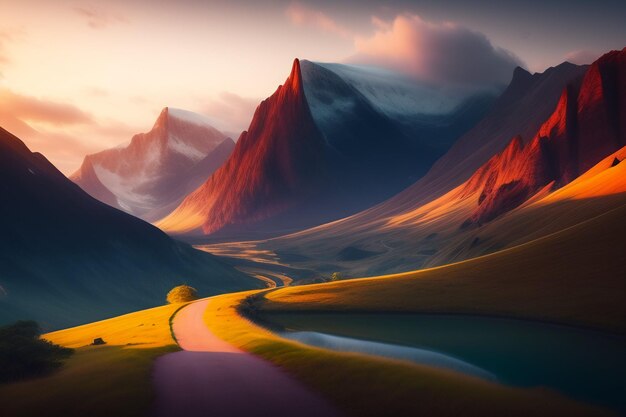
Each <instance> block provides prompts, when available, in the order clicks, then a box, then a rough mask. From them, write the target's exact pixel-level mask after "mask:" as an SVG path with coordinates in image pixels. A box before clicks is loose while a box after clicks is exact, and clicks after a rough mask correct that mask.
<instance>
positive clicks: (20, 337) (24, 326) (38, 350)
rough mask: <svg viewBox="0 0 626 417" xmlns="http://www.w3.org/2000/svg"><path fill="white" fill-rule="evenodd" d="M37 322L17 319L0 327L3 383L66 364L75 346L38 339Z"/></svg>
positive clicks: (0, 369) (0, 358)
mask: <svg viewBox="0 0 626 417" xmlns="http://www.w3.org/2000/svg"><path fill="white" fill-rule="evenodd" d="M40 334H41V329H40V327H39V325H38V324H37V323H36V322H34V321H18V322H16V323H14V324H11V325H8V326H2V327H0V382H8V381H14V380H18V379H22V378H27V377H32V376H39V375H45V374H47V373H49V372H51V371H53V370H55V369H57V368H59V367H60V366H61V365H62V364H63V363H62V360H63V359H66V358H68V357H69V356H70V355H71V354H72V352H73V349H69V348H64V347H61V346H59V345H55V344H53V343H51V342H49V341H47V340H43V339H40V338H39V335H40Z"/></svg>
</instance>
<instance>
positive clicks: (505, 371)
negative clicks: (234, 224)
mask: <svg viewBox="0 0 626 417" xmlns="http://www.w3.org/2000/svg"><path fill="white" fill-rule="evenodd" d="M264 319H266V320H268V321H269V322H272V323H274V324H277V325H280V326H283V327H285V328H286V329H287V331H288V332H296V331H297V332H315V333H317V334H319V333H322V334H328V335H335V336H343V337H348V338H352V339H353V340H354V339H357V342H358V340H364V341H374V342H382V343H384V344H387V345H388V344H393V345H399V346H403V347H411V348H417V349H420V350H424V351H429V352H436V353H439V354H442V355H445V356H447V357H450V358H455V359H457V360H460V361H463V362H464V363H466V364H469V365H471V366H474V367H476V368H479V369H481V370H484V371H485V372H487V373H489V374H491V375H493V376H495V378H496V379H497V380H498V381H499V382H500V383H504V384H508V385H513V386H521V387H548V388H551V389H553V390H556V391H560V392H561V393H563V394H565V395H567V396H569V397H572V398H575V399H578V400H581V401H586V402H589V403H592V404H598V405H605V406H608V407H611V408H613V409H616V410H620V411H621V412H622V413H626V339H625V338H621V337H617V336H613V335H609V334H604V333H599V332H595V331H590V330H585V329H579V328H574V327H566V326H558V325H552V324H546V323H541V322H533V321H523V320H509V319H498V318H487V317H475V316H461V315H458V316H457V315H454V316H453V315H426V314H309V313H296V314H293V313H278V314H276V313H272V314H268V315H266V316H264ZM300 334H302V333H300ZM308 337H309V339H311V337H310V336H308ZM318 340H319V337H318ZM303 341H304V342H306V340H303ZM319 343H320V342H317V344H316V343H310V344H316V345H319ZM324 343H327V341H326V342H324ZM331 345H333V346H327V347H329V348H332V349H336V350H345V351H359V350H358V349H357V348H355V345H354V343H353V341H351V342H350V343H348V345H349V347H346V343H345V341H344V342H343V343H335V342H333V343H331ZM371 348H372V347H371V346H363V349H371ZM355 349H357V350H355ZM391 352H393V350H392V351H391ZM372 353H374V352H372ZM374 354H375V353H374ZM382 356H389V352H387V354H384V355H382ZM399 359H406V358H402V357H399ZM417 362H419V359H418V360H417ZM423 363H425V364H429V365H431V366H437V365H436V364H433V363H432V362H430V363H429V362H428V361H427V360H425V361H424V362H423Z"/></svg>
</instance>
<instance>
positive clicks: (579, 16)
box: [0, 0, 626, 174]
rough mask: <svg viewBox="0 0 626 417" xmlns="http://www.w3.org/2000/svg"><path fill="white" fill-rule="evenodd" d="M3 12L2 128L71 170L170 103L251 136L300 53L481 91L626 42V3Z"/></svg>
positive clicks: (156, 4) (136, 5)
mask: <svg viewBox="0 0 626 417" xmlns="http://www.w3.org/2000/svg"><path fill="white" fill-rule="evenodd" d="M337 3H340V4H337ZM381 4H384V6H381ZM538 4H541V7H535V5H538ZM0 16H2V18H1V19H0V105H1V106H2V111H1V112H0V126H3V127H5V128H6V129H8V130H9V131H11V132H13V133H14V134H16V135H18V136H19V137H21V138H22V139H24V140H25V141H26V143H27V144H28V145H29V146H30V147H31V149H33V150H35V151H40V152H42V153H44V154H45V155H46V156H47V157H48V158H49V159H50V160H51V161H52V162H53V163H54V164H55V165H57V167H58V168H59V169H61V170H62V171H63V172H65V173H66V174H69V173H71V172H72V171H73V170H75V169H76V168H78V166H79V164H80V162H81V161H82V158H83V157H84V155H85V154H87V153H91V152H94V151H98V150H101V149H104V148H107V147H111V146H116V145H119V144H121V143H124V142H128V141H129V140H130V137H131V136H132V135H133V134H134V133H138V132H141V131H147V130H149V129H150V127H151V125H152V124H153V122H154V120H155V119H156V117H157V116H158V114H159V112H160V110H161V108H162V107H164V106H171V107H180V108H184V109H187V110H192V111H196V112H199V113H202V114H204V115H207V116H209V117H210V118H212V119H213V120H215V125H216V127H218V128H221V129H223V130H226V131H228V132H233V133H234V134H237V133H238V132H239V131H241V130H242V129H245V128H246V127H247V124H248V122H249V120H250V117H251V115H252V112H253V111H254V108H255V107H256V105H257V104H258V102H259V101H260V100H261V99H263V98H265V97H267V96H268V95H270V94H271V93H272V92H273V90H274V89H275V88H276V86H277V85H278V84H280V83H281V82H283V81H284V79H285V78H286V76H287V75H288V73H289V70H290V65H291V62H292V60H293V58H294V57H300V58H305V59H310V60H315V61H332V62H348V63H358V64H373V65H384V66H388V67H391V68H392V69H395V70H399V71H403V72H406V73H408V74H409V75H411V76H414V78H415V79H416V80H426V81H429V82H433V83H441V84H446V83H469V84H473V83H487V82H491V80H494V81H496V82H506V78H507V77H508V74H509V72H510V70H511V68H512V67H513V66H515V65H518V64H519V65H522V66H524V67H526V68H528V69H529V70H531V71H543V70H544V69H546V68H547V67H549V66H551V65H556V64H558V63H560V62H562V61H564V60H566V59H567V60H570V61H572V62H575V63H588V62H591V61H592V60H593V59H594V58H595V57H597V56H598V55H600V54H601V53H603V52H606V51H608V50H611V49H618V48H619V49H621V48H622V47H624V46H626V45H625V44H624V43H625V42H626V25H625V24H624V21H626V2H624V1H614V2H612V1H604V2H602V1H595V2H590V1H567V2H566V1H552V2H551V1H547V2H533V1H499V2H495V1H478V2H468V1H461V0H458V1H447V2H444V1H401V0H396V1H387V2H374V1H357V0H352V1H346V2H337V1H319V0H318V1H309V2H307V1H300V2H292V1H267V2H261V1H248V2H241V1H239V2H238V1H199V0H198V1H191V0H188V1H164V0H161V1H147V0H144V1H137V0H135V1H133V0H130V1H118V0H109V1H100V2H98V1H70V0H58V1H54V2H53V1H46V0H40V1H36V0H20V1H15V0H0ZM470 60H471V61H472V62H473V63H474V64H475V65H476V67H475V68H477V69H478V71H476V72H475V73H470V72H469V71H463V70H457V69H463V66H464V65H465V63H467V62H468V61H470ZM451 69H455V70H451Z"/></svg>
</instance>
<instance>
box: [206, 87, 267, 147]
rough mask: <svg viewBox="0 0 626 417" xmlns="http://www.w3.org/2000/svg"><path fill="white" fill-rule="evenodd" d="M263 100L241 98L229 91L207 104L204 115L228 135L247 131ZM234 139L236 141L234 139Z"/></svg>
mask: <svg viewBox="0 0 626 417" xmlns="http://www.w3.org/2000/svg"><path fill="white" fill-rule="evenodd" d="M260 102H261V100H259V99H253V98H248V97H241V96H239V95H237V94H234V93H230V92H227V91H223V92H221V93H220V94H219V95H218V96H217V97H216V98H214V99H212V100H210V101H208V102H206V103H205V104H204V106H203V111H202V113H203V114H207V115H208V116H209V117H210V118H211V119H212V120H214V121H215V127H216V128H217V129H220V130H223V131H225V132H226V133H236V134H237V136H238V133H239V132H241V131H243V130H245V129H247V128H248V125H249V124H250V121H251V120H252V115H253V114H254V110H255V109H256V108H257V106H258V105H259V103H260ZM233 139H236V137H234V138H233Z"/></svg>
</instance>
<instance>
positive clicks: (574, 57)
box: [565, 50, 601, 65]
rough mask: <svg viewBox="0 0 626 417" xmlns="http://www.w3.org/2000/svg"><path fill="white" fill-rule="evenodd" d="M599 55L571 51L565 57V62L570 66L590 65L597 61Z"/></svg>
mask: <svg viewBox="0 0 626 417" xmlns="http://www.w3.org/2000/svg"><path fill="white" fill-rule="evenodd" d="M600 55H601V54H599V53H597V52H593V51H588V50H579V51H572V52H569V53H567V54H566V55H565V60H566V61H568V62H571V63H572V64H577V65H584V64H591V63H592V62H593V61H595V60H596V59H598V58H599V57H600Z"/></svg>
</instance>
